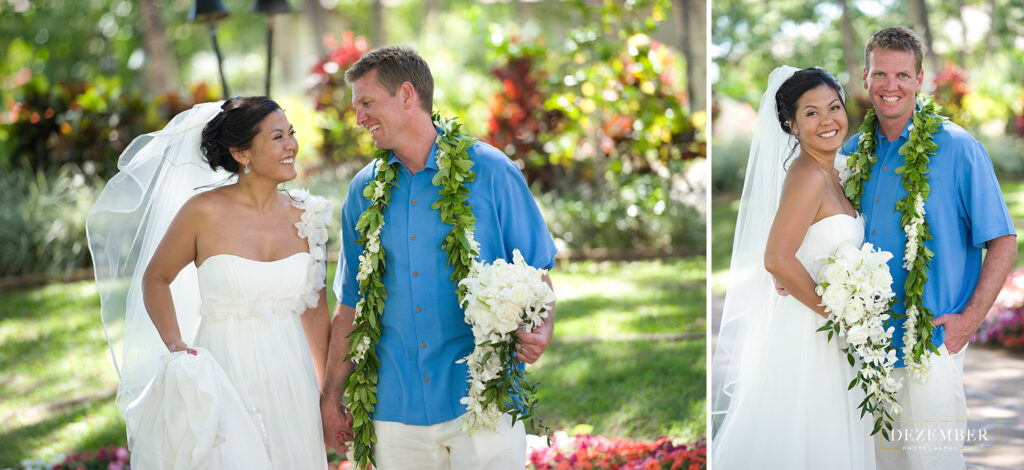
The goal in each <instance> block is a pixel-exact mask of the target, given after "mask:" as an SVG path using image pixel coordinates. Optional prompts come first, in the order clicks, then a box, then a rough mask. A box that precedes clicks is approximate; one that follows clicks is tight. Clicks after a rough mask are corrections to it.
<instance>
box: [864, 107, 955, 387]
mask: <svg viewBox="0 0 1024 470" xmlns="http://www.w3.org/2000/svg"><path fill="white" fill-rule="evenodd" d="M917 106H918V109H917V110H916V111H915V112H914V116H913V122H912V123H911V125H910V138H909V139H908V140H907V143H905V144H903V146H902V147H900V149H899V153H900V155H903V162H904V166H901V167H899V168H897V169H896V173H897V174H900V175H903V188H904V189H906V191H907V195H906V196H905V197H904V198H903V199H901V200H900V201H897V202H896V208H897V210H899V211H900V215H901V217H900V225H901V226H902V228H903V232H904V233H905V234H906V237H907V244H906V251H905V252H904V255H903V269H906V270H907V271H908V273H907V281H906V283H905V284H904V287H905V291H906V294H905V296H904V298H903V305H905V306H906V308H907V312H906V315H905V317H906V321H905V322H904V324H903V327H904V333H903V362H904V364H905V365H906V367H907V371H908V373H909V374H910V375H911V376H912V377H914V378H915V379H917V381H918V382H921V383H924V382H925V381H926V380H927V379H928V363H929V359H930V358H931V356H932V355H933V354H938V350H937V349H936V348H935V346H934V345H933V344H932V341H931V340H932V319H933V318H934V316H935V314H934V313H933V312H932V311H931V310H930V309H928V308H927V307H925V305H924V286H925V284H926V283H927V282H928V266H929V264H930V263H931V259H932V257H934V256H935V253H933V252H932V251H931V250H929V249H928V248H927V247H925V245H924V242H925V241H927V240H931V239H932V236H931V233H930V231H929V228H928V221H927V220H926V219H925V210H924V203H925V202H926V201H927V200H928V194H929V193H930V192H931V187H930V186H929V185H928V162H930V161H931V156H932V155H934V154H935V153H936V152H937V151H938V149H939V146H938V145H936V144H935V140H934V138H933V135H934V134H935V133H937V132H939V130H940V129H941V126H942V123H943V122H945V121H947V120H948V118H946V117H945V116H942V115H940V114H938V113H939V111H941V110H942V108H941V107H940V106H939V105H937V104H935V103H934V101H933V100H932V98H931V97H930V96H927V95H923V94H919V95H918V96H917ZM877 123H878V118H877V116H876V115H875V110H874V109H870V110H868V112H867V115H866V116H864V123H863V124H861V126H860V129H859V131H860V133H861V135H860V140H859V141H858V142H857V151H856V152H854V153H853V154H852V155H850V157H849V158H848V159H847V166H848V167H849V168H850V169H851V170H852V173H851V176H850V178H849V180H848V181H847V182H846V185H845V192H846V197H847V198H849V199H850V202H851V203H852V204H853V206H854V208H856V209H857V210H860V197H861V194H863V193H864V182H865V181H868V179H869V177H870V173H871V167H872V165H874V163H875V161H876V160H877V159H878V157H876V156H875V146H876V138H875V135H874V134H875V126H876V125H877Z"/></svg>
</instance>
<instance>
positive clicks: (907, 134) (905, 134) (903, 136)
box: [875, 106, 921, 142]
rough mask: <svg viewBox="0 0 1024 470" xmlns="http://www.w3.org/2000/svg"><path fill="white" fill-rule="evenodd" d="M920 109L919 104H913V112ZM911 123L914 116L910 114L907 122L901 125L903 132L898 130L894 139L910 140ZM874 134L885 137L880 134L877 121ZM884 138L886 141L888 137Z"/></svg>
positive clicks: (880, 129) (880, 130) (915, 112)
mask: <svg viewBox="0 0 1024 470" xmlns="http://www.w3.org/2000/svg"><path fill="white" fill-rule="evenodd" d="M920 110H921V107H920V106H914V114H917V112H918V111H920ZM913 123H914V116H910V119H908V120H907V123H906V124H904V125H903V132H900V135H899V136H898V137H896V141H900V140H910V125H911V124H913ZM875 135H878V136H881V137H882V138H883V139H886V138H885V135H884V134H882V128H881V127H879V123H878V122H875ZM886 140H887V141H888V140H889V139H886ZM893 142H895V141H893Z"/></svg>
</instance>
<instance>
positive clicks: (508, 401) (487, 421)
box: [458, 250, 555, 432]
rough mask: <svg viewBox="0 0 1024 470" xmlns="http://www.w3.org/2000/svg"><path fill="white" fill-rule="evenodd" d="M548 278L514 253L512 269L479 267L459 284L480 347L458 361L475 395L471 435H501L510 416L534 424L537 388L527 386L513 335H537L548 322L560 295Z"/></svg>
mask: <svg viewBox="0 0 1024 470" xmlns="http://www.w3.org/2000/svg"><path fill="white" fill-rule="evenodd" d="M545 272H546V270H543V269H537V268H534V267H532V266H530V265H528V264H526V261H525V260H524V259H523V255H522V254H521V253H520V252H519V250H514V251H513V253H512V262H511V263H509V262H507V261H505V260H503V259H497V260H495V261H494V263H492V264H487V263H480V262H478V261H474V262H473V265H472V266H471V267H470V271H469V275H468V276H466V278H465V279H463V280H462V281H461V282H460V283H459V286H460V287H464V288H465V296H464V297H463V299H462V306H463V307H465V309H466V323H469V324H470V325H472V327H473V338H474V342H475V344H476V347H475V348H474V349H473V352H472V354H470V355H469V356H466V357H464V358H462V359H460V360H459V361H458V362H460V363H461V362H466V363H468V364H469V376H470V379H469V392H468V394H467V396H466V397H465V398H463V399H462V403H463V404H465V405H466V411H467V414H466V418H465V420H464V421H463V422H462V424H461V425H460V427H461V428H462V429H463V430H465V431H466V432H472V430H473V429H477V428H480V427H486V428H489V429H497V426H498V423H499V422H500V420H501V415H502V414H504V413H508V414H510V415H511V416H512V420H513V421H512V422H513V423H514V422H515V421H516V420H517V419H520V420H530V421H531V422H532V421H533V407H534V405H535V404H536V402H537V399H536V398H535V397H534V396H533V394H534V392H535V391H536V386H531V385H530V384H528V383H527V382H526V378H525V370H524V368H523V367H522V364H521V363H520V362H519V361H518V360H517V359H516V356H515V351H516V343H517V341H516V337H515V335H513V333H514V332H515V331H516V329H518V328H524V329H532V328H533V327H535V326H537V325H540V324H541V323H543V322H544V319H545V318H547V316H548V304H550V303H551V302H554V301H555V293H554V292H553V291H552V290H551V286H549V285H548V284H547V283H546V282H544V280H543V276H544V273H545Z"/></svg>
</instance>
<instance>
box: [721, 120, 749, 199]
mask: <svg viewBox="0 0 1024 470" xmlns="http://www.w3.org/2000/svg"><path fill="white" fill-rule="evenodd" d="M712 147H713V150H712V153H713V156H712V158H711V191H712V193H713V194H715V193H731V192H739V191H740V190H742V189H743V176H744V175H745V174H746V172H747V157H748V155H749V154H750V136H749V135H743V136H736V137H733V138H731V139H727V140H724V141H723V140H722V139H721V138H716V139H715V142H714V143H713V144H712Z"/></svg>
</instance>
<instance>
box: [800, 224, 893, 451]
mask: <svg viewBox="0 0 1024 470" xmlns="http://www.w3.org/2000/svg"><path fill="white" fill-rule="evenodd" d="M891 258H892V253H889V252H888V251H882V250H876V249H875V247H874V246H873V245H871V244H870V243H865V244H864V245H863V246H861V247H860V248H857V247H854V246H853V245H851V244H843V245H840V246H839V248H838V249H837V250H836V253H835V255H834V256H830V257H827V259H828V262H827V264H825V265H824V266H823V267H822V269H821V272H819V273H818V285H817V287H815V292H816V293H817V294H818V295H820V296H821V305H822V306H824V307H825V312H826V313H828V314H829V317H828V320H827V321H826V322H825V324H824V326H822V327H821V328H819V329H818V331H827V332H828V339H829V341H831V340H832V338H833V337H834V336H838V337H845V338H846V344H845V345H844V346H843V348H842V349H843V352H845V353H846V358H847V360H848V361H849V362H850V366H853V367H857V365H858V363H859V367H858V370H857V376H856V377H854V378H853V380H852V381H851V382H850V386H849V389H850V390H852V389H853V387H855V386H856V385H857V384H858V383H859V384H860V388H861V390H863V391H864V393H865V395H866V396H865V398H864V400H863V401H862V402H861V403H860V410H861V416H864V415H865V414H866V413H871V414H872V416H873V419H874V427H873V429H872V431H871V434H872V435H874V434H876V433H878V432H879V431H881V432H882V435H883V436H885V438H886V439H889V431H892V421H893V418H892V416H893V415H896V414H899V413H900V411H901V409H900V406H899V404H898V403H897V402H896V393H897V392H898V391H899V390H900V389H901V388H902V387H903V383H902V382H901V381H898V380H896V379H895V378H894V377H893V376H892V373H893V369H894V366H895V364H896V349H895V348H893V347H892V332H893V330H894V327H892V326H890V327H888V328H886V327H885V322H886V321H887V320H888V319H889V313H890V312H891V310H890V307H891V306H892V304H893V303H894V302H896V300H894V297H895V294H894V293H893V291H892V276H891V275H890V273H889V265H888V264H886V262H887V261H889V259H891Z"/></svg>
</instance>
